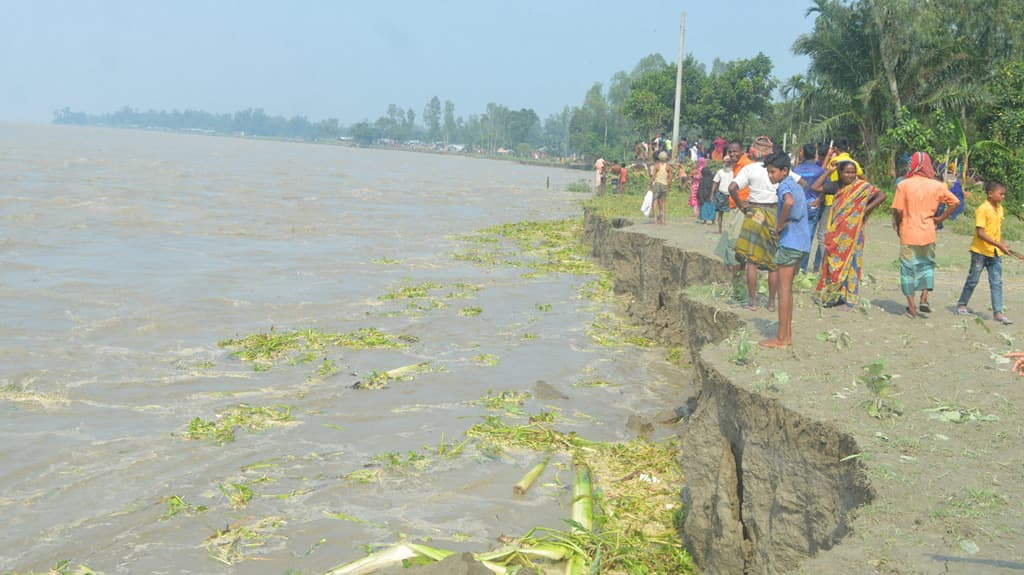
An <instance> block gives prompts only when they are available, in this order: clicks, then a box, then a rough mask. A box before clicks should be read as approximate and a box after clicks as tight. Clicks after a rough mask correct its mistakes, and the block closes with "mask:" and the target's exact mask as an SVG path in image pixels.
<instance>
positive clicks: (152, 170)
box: [0, 125, 683, 574]
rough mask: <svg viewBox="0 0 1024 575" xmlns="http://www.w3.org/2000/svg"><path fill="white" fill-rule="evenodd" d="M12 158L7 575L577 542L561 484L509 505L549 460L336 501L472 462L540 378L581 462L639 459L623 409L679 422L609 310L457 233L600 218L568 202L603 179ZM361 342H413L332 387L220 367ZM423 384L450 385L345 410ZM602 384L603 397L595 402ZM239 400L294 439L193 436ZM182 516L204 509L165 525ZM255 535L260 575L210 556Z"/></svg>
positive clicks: (43, 138) (501, 168) (1, 342)
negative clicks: (514, 538) (271, 408)
mask: <svg viewBox="0 0 1024 575" xmlns="http://www.w3.org/2000/svg"><path fill="white" fill-rule="evenodd" d="M0 150H2V151H3V152H2V154H0V182H2V184H0V185H2V188H0V270H2V271H0V317H2V319H0V322H2V324H0V325H2V329H0V390H2V392H0V414H2V418H0V434H2V441H0V461H2V467H0V516H2V517H3V521H0V570H4V569H10V570H17V571H29V570H36V571H46V570H47V569H49V568H51V567H52V566H53V565H54V564H55V563H56V562H58V561H60V560H64V559H70V560H72V561H73V562H74V564H85V565H88V566H89V567H91V568H92V569H95V570H99V571H103V572H106V573H108V574H110V573H236V572H237V573H247V574H248V573H254V574H262V573H267V574H280V573H285V572H292V573H300V572H301V573H320V572H323V571H325V570H327V569H329V568H331V567H333V566H335V565H337V564H339V563H343V562H346V561H350V560H352V559H356V558H358V557H361V556H362V555H363V553H364V550H363V548H362V546H364V545H368V544H377V543H390V542H394V541H397V540H398V538H399V537H400V534H406V535H408V536H409V537H410V538H413V539H417V540H425V539H429V540H431V541H432V542H433V544H435V545H437V546H440V547H448V548H453V549H478V550H479V549H486V548H489V547H492V546H493V545H495V541H496V539H497V538H498V536H499V535H501V534H509V535H519V534H522V533H524V532H525V531H526V530H528V529H529V528H531V527H535V526H549V527H563V523H562V519H563V518H564V517H567V516H568V508H569V505H570V503H571V502H570V501H569V497H568V493H567V491H566V487H565V485H567V484H571V471H570V470H568V469H564V468H562V469H559V468H558V467H557V466H556V468H555V469H554V471H555V472H557V473H558V478H559V479H560V481H561V485H560V484H559V482H558V481H555V475H554V473H549V474H548V476H547V479H546V480H545V483H544V484H543V485H540V486H538V487H535V488H534V489H533V490H531V492H530V494H529V495H528V496H527V497H522V498H513V497H512V496H511V486H512V484H513V483H514V482H515V481H516V480H518V478H519V477H520V476H521V475H522V474H523V473H524V472H525V471H526V469H528V468H529V466H531V465H532V464H533V463H534V462H535V460H536V457H537V456H536V455H532V454H514V453H506V454H500V455H499V454H487V453H479V452H475V451H473V450H467V452H466V453H464V454H462V455H460V456H458V457H454V458H451V459H444V458H438V459H436V461H433V462H431V463H430V465H429V466H428V467H427V468H426V469H425V470H424V471H420V472H414V471H413V472H408V473H395V474H389V475H387V476H386V477H385V479H383V480H381V481H374V482H368V483H362V482H358V481H351V480H346V479H344V477H345V476H346V475H348V474H350V473H352V472H353V471H358V470H364V469H369V468H368V467H367V465H369V464H371V463H372V462H373V461H374V458H375V457H376V456H379V455H380V454H382V453H389V452H393V453H399V454H403V456H404V454H407V453H408V452H409V451H416V452H418V453H423V454H429V453H430V449H434V450H435V451H436V446H438V445H439V444H440V442H441V440H442V437H444V438H445V440H446V441H448V442H449V443H450V442H452V441H458V440H461V438H462V437H463V436H464V433H465V431H466V429H467V428H469V427H470V426H471V425H473V424H474V423H476V422H478V421H480V420H481V418H482V417H484V416H486V415H487V414H488V413H493V412H489V411H488V409H487V408H486V407H485V406H482V405H479V404H478V402H477V400H478V399H479V398H480V397H481V396H483V395H485V394H486V393H488V391H493V392H495V393H498V392H502V391H530V390H533V389H534V386H535V385H536V382H537V381H538V380H542V381H544V382H546V383H548V384H550V385H551V386H554V387H555V388H556V389H558V390H560V391H561V392H562V393H564V394H565V395H566V396H568V399H556V400H541V399H537V398H534V399H531V400H530V401H528V402H527V403H526V405H524V406H523V408H522V409H523V410H524V411H527V412H531V413H533V412H538V411H540V410H543V409H548V410H552V409H554V410H559V413H560V414H561V415H562V416H563V417H564V423H563V425H562V427H563V428H564V429H567V430H575V431H578V432H579V433H580V434H581V435H583V436H584V437H587V438H590V439H596V440H615V439H625V438H628V437H629V436H630V433H629V432H628V431H626V429H625V425H624V422H625V421H626V418H627V417H628V416H629V415H630V414H631V413H633V412H636V411H641V412H645V411H646V412H652V411H654V410H657V409H659V408H660V407H663V406H665V405H678V404H679V403H678V398H679V396H680V395H681V394H682V393H683V390H681V389H679V384H678V383H671V384H670V383H667V382H668V381H669V380H670V379H671V380H675V381H678V380H679V379H680V378H679V377H678V372H677V371H676V370H675V368H673V367H671V366H669V365H668V364H667V363H666V362H665V361H664V357H665V350H663V349H662V350H658V349H648V350H641V349H637V348H602V347H599V346H597V345H595V344H594V343H593V342H591V340H590V338H589V337H588V335H587V333H586V329H585V328H586V326H587V325H588V324H589V323H590V322H592V321H593V319H594V317H595V314H598V313H601V312H605V311H609V310H613V309H614V307H613V306H611V305H610V304H609V305H604V304H602V305H594V304H593V303H591V302H587V301H585V300H580V299H579V297H578V293H577V289H578V287H579V286H580V285H581V284H582V283H584V282H585V281H587V280H588V279H589V278H581V277H573V276H570V275H555V276H547V277H542V278H536V279H524V278H523V277H521V274H522V273H523V272H524V269H523V268H510V267H497V268H495V267H480V266H475V265H472V264H469V263H466V262H462V261H456V260H454V259H453V258H452V257H451V253H452V252H453V251H456V250H460V249H465V247H466V245H465V242H464V241H463V240H460V239H458V238H456V237H454V235H456V234H463V233H467V232H472V231H474V230H478V229H481V228H484V227H487V226H491V225H494V224H499V223H505V222H516V221H523V220H542V219H554V218H564V217H578V216H579V207H578V204H577V202H578V200H579V199H580V197H581V196H580V195H579V194H573V193H569V192H566V191H564V190H565V185H566V184H567V183H569V182H572V181H576V180H580V179H583V178H585V177H586V175H587V174H585V173H582V172H571V171H567V170H561V169H558V168H551V167H536V166H523V165H518V164H515V163H512V162H498V161H490V160H479V159H471V158H464V157H451V156H440V155H430V154H417V153H408V152H399V151H385V150H368V149H354V148H346V147H339V146H326V145H306V144H299V143H289V142H278V141H261V140H249V139H237V138H225V137H208V136H198V135H184V134H167V133H156V132H142V131H138V132H136V131H126V130H108V129H102V128H70V127H57V126H31V127H29V126H12V125H0ZM406 282H410V283H413V284H419V283H422V282H434V283H435V284H438V285H443V286H450V285H453V284H456V283H468V284H473V285H475V286H479V287H480V288H482V289H480V290H479V291H476V292H475V293H473V294H472V295H471V297H470V299H467V300H457V301H452V302H450V304H449V305H448V306H447V307H446V308H443V309H435V310H428V311H425V312H422V313H405V311H406V310H403V307H402V306H404V305H405V302H384V301H381V300H380V299H379V296H381V295H382V294H384V293H386V292H387V291H388V290H392V289H395V288H396V287H399V286H402V285H404V284H405V283H406ZM465 306H476V307H479V308H481V310H482V313H481V314H480V315H478V316H474V317H464V316H462V315H460V313H459V311H460V309H461V308H462V307H465ZM365 327H375V328H379V329H381V330H384V331H387V332H389V333H396V334H398V333H400V334H406V335H411V336H415V337H416V338H418V342H417V343H415V344H413V345H411V346H409V347H408V348H405V349H400V350H364V351H351V350H342V349H338V350H332V351H329V352H327V355H329V358H330V359H331V360H332V361H334V362H336V364H337V365H338V367H340V371H339V372H338V373H337V374H336V375H333V376H331V377H326V378H318V377H315V373H314V371H315V367H316V366H315V365H310V364H302V363H299V364H296V365H288V364H285V365H277V366H275V367H273V368H272V369H270V370H267V371H254V370H253V366H252V364H250V363H246V362H242V361H240V360H238V359H236V358H234V357H232V356H231V354H230V351H229V350H225V349H222V348H220V347H218V345H217V342H218V341H221V340H223V339H226V338H232V337H241V336H245V335H248V334H251V333H257V332H267V331H269V330H271V329H275V330H278V331H286V330H298V329H306V328H316V329H320V330H323V331H327V332H348V331H352V330H356V329H359V328H365ZM524 336H527V337H524ZM481 354H490V355H491V356H494V357H495V358H497V359H498V363H497V365H493V366H491V365H481V364H480V362H477V361H474V358H476V357H477V356H480V355H481ZM420 361H430V362H433V365H435V366H443V369H439V370H437V371H434V372H432V373H427V374H423V375H421V376H419V377H417V378H416V379H415V380H413V381H398V382H392V383H391V385H390V387H388V388H387V389H384V390H372V391H371V390H362V391H360V390H354V389H351V388H350V386H351V384H352V383H353V382H355V381H356V380H357V379H360V378H361V377H365V376H366V375H367V374H369V373H371V372H372V371H373V370H381V369H390V368H394V367H398V366H401V365H406V364H411V363H415V362H420ZM593 379H603V380H606V381H608V382H611V383H612V385H610V386H605V387H587V386H580V385H579V383H580V382H582V381H589V380H593ZM241 403H246V404H251V405H271V404H275V403H282V404H287V405H290V406H292V414H293V416H294V418H295V423H294V424H292V425H289V426H286V427H280V428H274V429H270V430H265V431H262V432H258V433H246V432H244V431H240V432H239V433H238V438H237V440H236V441H234V442H233V443H228V444H225V445H216V444H215V443H212V442H209V441H189V440H186V439H184V438H183V437H182V436H181V434H182V432H183V431H185V430H186V429H187V427H188V423H189V421H190V420H192V419H193V418H195V417H201V418H203V419H204V420H210V419H213V418H214V417H215V416H216V414H217V413H218V412H219V411H221V410H223V409H225V408H228V407H231V406H234V405H238V404H241ZM424 446H428V448H427V449H424ZM258 462H267V463H266V464H263V465H254V464H257V463H258ZM228 483H236V484H241V483H245V484H247V485H250V486H252V488H253V492H254V496H253V498H252V500H251V501H250V502H249V503H248V505H246V506H244V507H240V508H233V507H232V506H231V504H230V502H229V500H228V499H227V497H226V496H225V494H224V492H223V491H222V489H221V486H223V485H225V484H228ZM172 495H177V496H180V497H181V498H182V499H183V500H185V501H187V502H188V503H190V504H192V505H196V506H199V505H202V506H206V507H207V508H208V509H207V510H206V511H205V512H202V513H195V514H192V515H188V514H184V513H183V514H179V515H175V516H173V517H166V514H167V511H168V506H167V498H168V497H169V496H172ZM264 517H275V518H278V521H277V522H276V523H275V526H274V527H273V529H271V530H270V531H269V532H268V537H267V538H266V539H265V540H262V541H261V542H260V543H261V545H260V546H259V547H253V548H252V549H248V550H245V553H246V555H247V556H248V557H250V558H253V559H260V560H249V561H245V562H243V563H239V564H236V565H233V566H229V565H224V564H222V563H219V562H217V561H216V560H214V559H213V558H212V557H211V555H210V553H209V552H208V550H207V548H206V545H205V544H206V543H207V538H208V537H210V536H211V535H214V534H215V533H216V531H217V530H218V529H223V528H224V527H225V526H227V525H233V524H239V523H244V522H247V521H252V520H253V519H254V518H256V519H258V518H264ZM346 517H347V518H349V519H353V520H349V519H344V518H346Z"/></svg>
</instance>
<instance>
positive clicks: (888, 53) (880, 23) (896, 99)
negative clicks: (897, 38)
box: [871, 0, 903, 118]
mask: <svg viewBox="0 0 1024 575" xmlns="http://www.w3.org/2000/svg"><path fill="white" fill-rule="evenodd" d="M878 5H879V1H878V0H874V1H873V2H871V15H872V16H873V17H874V20H875V27H876V28H877V29H878V40H879V42H878V48H879V50H880V51H881V53H882V67H883V68H885V79H886V81H887V82H888V83H889V93H890V94H891V95H892V101H893V113H894V114H895V115H896V117H897V118H898V117H899V114H900V109H901V108H902V107H903V103H902V102H901V101H900V88H899V85H898V84H897V83H896V64H897V60H898V58H897V56H896V55H895V54H893V53H892V52H893V51H892V45H891V42H890V40H889V37H888V36H886V30H890V29H891V30H893V31H894V33H895V30H897V29H899V27H898V26H892V27H887V26H886V23H885V20H884V18H883V17H882V10H881V8H879V7H878Z"/></svg>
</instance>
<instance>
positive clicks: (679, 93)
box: [669, 12, 686, 163]
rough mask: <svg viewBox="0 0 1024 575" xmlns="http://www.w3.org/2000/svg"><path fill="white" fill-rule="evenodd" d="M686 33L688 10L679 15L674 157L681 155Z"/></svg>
mask: <svg viewBox="0 0 1024 575" xmlns="http://www.w3.org/2000/svg"><path fill="white" fill-rule="evenodd" d="M685 33H686V12H683V13H682V14H681V15H680V16H679V60H678V61H677V62H676V109H675V114H673V117H672V156H673V157H672V158H669V160H670V161H671V162H673V163H674V162H675V161H676V158H678V157H679V113H680V108H681V107H682V101H683V38H684V36H685Z"/></svg>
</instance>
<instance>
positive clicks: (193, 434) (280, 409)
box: [183, 404, 292, 444]
mask: <svg viewBox="0 0 1024 575" xmlns="http://www.w3.org/2000/svg"><path fill="white" fill-rule="evenodd" d="M290 421H292V408H291V407H290V406H288V405H280V404H278V405H272V406H269V407H253V406H250V405H237V406H235V407H231V408H228V409H226V410H224V411H222V412H220V413H219V414H217V418H216V419H214V420H210V421H204V420H202V419H200V418H198V417H197V418H195V419H193V420H192V421H191V422H189V424H188V429H187V430H186V431H185V433H184V434H183V435H184V437H185V438H186V439H210V440H213V441H215V442H216V443H221V444H223V443H230V442H232V441H234V440H235V430H237V429H244V430H245V431H248V432H254V431H261V430H264V429H267V428H269V427H274V426H280V425H285V424H287V423H288V422H290Z"/></svg>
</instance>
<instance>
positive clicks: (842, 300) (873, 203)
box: [818, 162, 885, 307]
mask: <svg viewBox="0 0 1024 575" xmlns="http://www.w3.org/2000/svg"><path fill="white" fill-rule="evenodd" d="M832 171H838V172H839V182H840V185H841V186H842V187H841V188H840V190H839V191H838V192H836V197H835V201H834V202H833V204H832V209H831V210H829V219H828V227H827V228H826V230H825V259H824V260H823V261H822V265H821V279H820V280H819V281H818V298H819V301H820V302H821V305H823V306H825V307H835V306H837V305H841V304H846V305H848V306H851V307H852V306H854V305H856V304H857V292H858V291H859V290H860V272H861V258H862V256H863V254H864V224H865V222H867V219H868V216H869V215H870V214H871V212H872V211H873V210H874V209H875V208H876V207H878V205H879V204H881V203H882V202H884V201H885V192H883V191H881V190H879V189H878V188H876V187H875V186H873V185H872V184H870V183H868V182H866V181H864V180H862V179H860V178H858V177H857V165H856V164H854V163H853V162H840V163H839V165H838V166H837V167H835V168H832V169H830V170H829V172H832ZM826 176H831V174H828V173H826Z"/></svg>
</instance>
